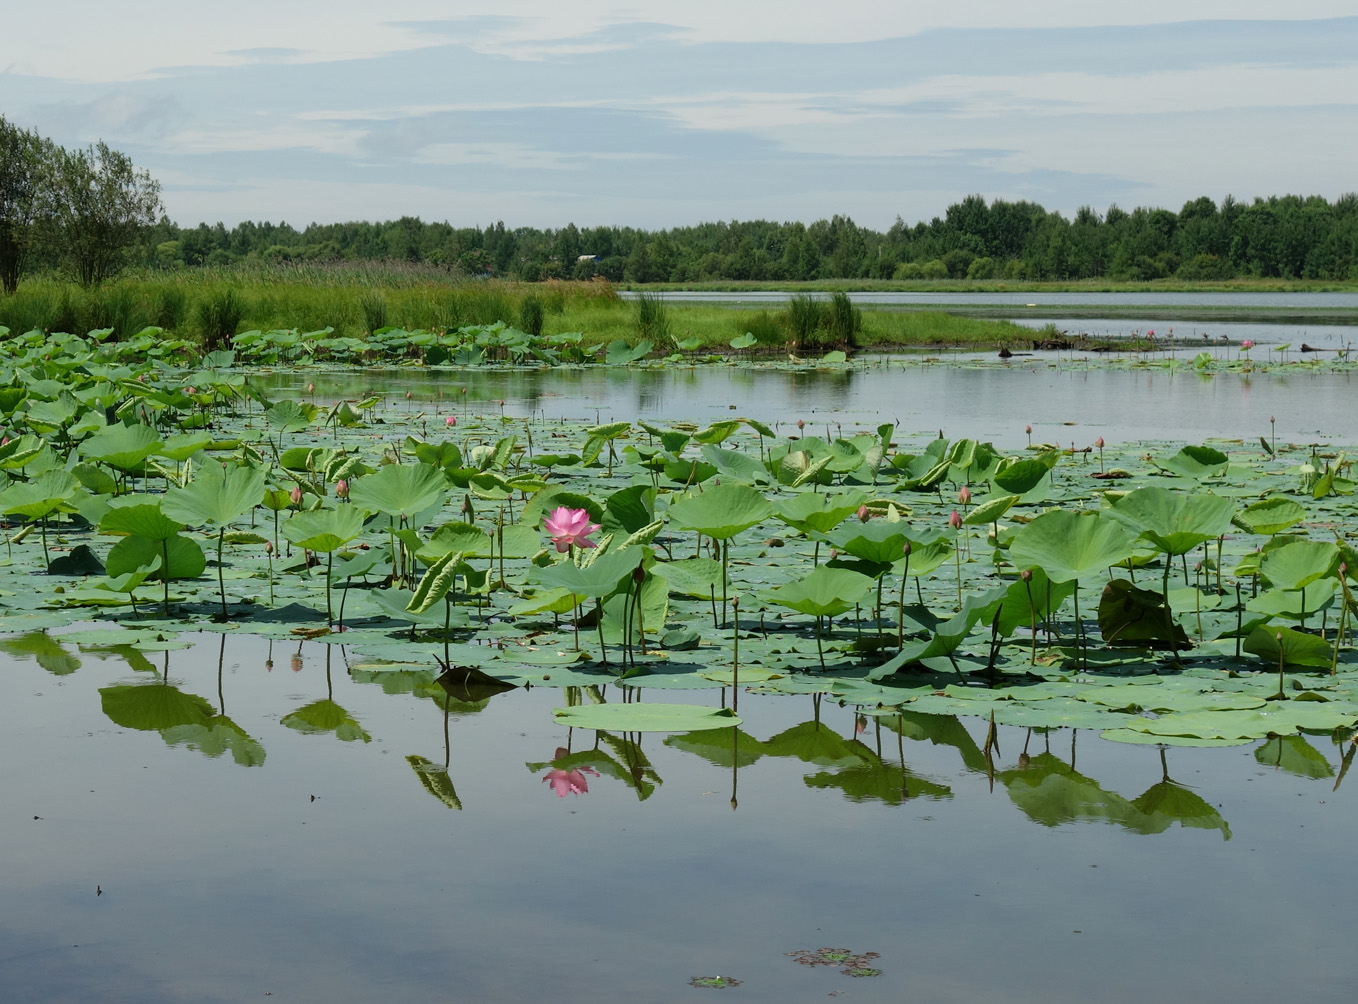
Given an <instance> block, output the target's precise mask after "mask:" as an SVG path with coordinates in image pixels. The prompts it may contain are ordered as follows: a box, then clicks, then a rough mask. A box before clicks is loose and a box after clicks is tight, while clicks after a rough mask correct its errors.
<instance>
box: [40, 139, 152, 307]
mask: <svg viewBox="0 0 1358 1004" xmlns="http://www.w3.org/2000/svg"><path fill="white" fill-rule="evenodd" d="M58 181H59V185H58V192H59V195H58V203H57V223H58V226H59V228H60V232H61V239H62V241H63V242H64V250H65V252H66V256H67V257H68V258H69V259H70V262H71V265H72V267H73V268H74V270H75V273H76V277H77V278H79V280H80V283H81V285H84V286H91V285H94V284H95V283H99V282H102V281H103V280H105V279H107V278H109V277H110V276H112V275H114V274H115V273H117V272H118V270H119V269H121V268H122V266H123V264H124V262H125V261H126V259H127V252H128V249H129V248H131V247H132V245H133V244H135V243H136V241H137V238H138V237H139V236H140V235H141V233H142V231H143V230H145V229H146V228H147V227H150V226H151V225H152V224H154V223H155V222H156V219H157V217H159V215H160V213H161V212H162V208H163V207H162V206H161V202H160V182H158V181H156V180H155V179H154V178H152V177H151V175H150V174H149V173H148V172H147V171H145V170H140V171H139V170H137V169H136V168H134V167H133V166H132V160H131V158H129V157H128V156H127V155H126V154H124V153H120V152H118V151H117V150H110V149H109V147H108V145H107V144H106V143H104V142H103V141H102V140H101V141H100V142H98V143H96V144H95V145H94V146H91V147H87V148H86V149H84V150H68V151H64V152H63V154H62V155H61V157H60V158H59V167H58Z"/></svg>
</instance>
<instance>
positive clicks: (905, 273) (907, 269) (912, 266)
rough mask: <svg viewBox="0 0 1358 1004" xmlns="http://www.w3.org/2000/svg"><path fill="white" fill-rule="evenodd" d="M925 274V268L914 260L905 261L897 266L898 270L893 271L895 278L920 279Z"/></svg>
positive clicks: (892, 274)
mask: <svg viewBox="0 0 1358 1004" xmlns="http://www.w3.org/2000/svg"><path fill="white" fill-rule="evenodd" d="M923 275H924V270H923V269H921V268H920V267H919V265H918V264H917V263H915V262H913V261H903V262H901V263H900V264H899V265H897V266H896V270H895V271H894V272H892V273H891V278H893V279H919V278H922V277H923Z"/></svg>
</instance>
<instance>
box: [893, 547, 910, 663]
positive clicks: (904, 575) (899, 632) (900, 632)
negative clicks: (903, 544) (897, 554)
mask: <svg viewBox="0 0 1358 1004" xmlns="http://www.w3.org/2000/svg"><path fill="white" fill-rule="evenodd" d="M909 579H910V552H909V551H906V552H905V567H904V568H903V569H901V604H900V607H901V608H900V618H899V620H897V621H896V647H897V648H905V584H906V582H907V581H909Z"/></svg>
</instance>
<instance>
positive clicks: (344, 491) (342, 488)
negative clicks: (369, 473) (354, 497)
mask: <svg viewBox="0 0 1358 1004" xmlns="http://www.w3.org/2000/svg"><path fill="white" fill-rule="evenodd" d="M335 495H336V496H337V497H338V498H342V499H347V498H348V497H349V482H347V481H345V480H344V479H343V478H340V479H339V480H338V481H336V482H335Z"/></svg>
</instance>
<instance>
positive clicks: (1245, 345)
mask: <svg viewBox="0 0 1358 1004" xmlns="http://www.w3.org/2000/svg"><path fill="white" fill-rule="evenodd" d="M1240 347H1241V348H1242V349H1244V350H1245V351H1246V352H1248V351H1249V350H1250V349H1252V348H1254V339H1252V338H1246V339H1245V340H1244V341H1243V342H1241V343H1240Z"/></svg>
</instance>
